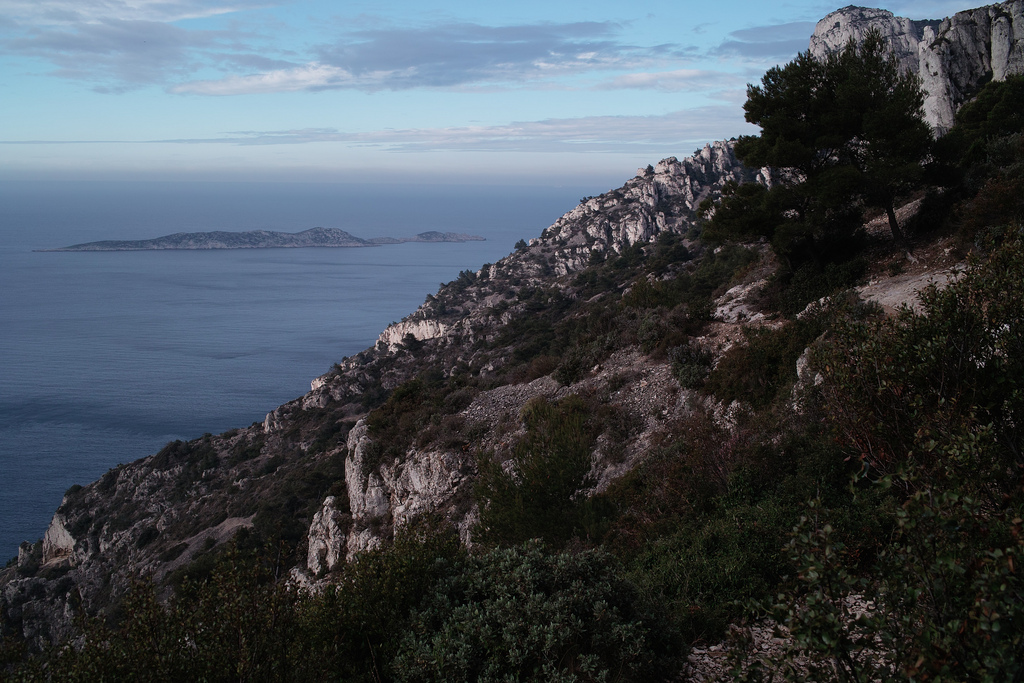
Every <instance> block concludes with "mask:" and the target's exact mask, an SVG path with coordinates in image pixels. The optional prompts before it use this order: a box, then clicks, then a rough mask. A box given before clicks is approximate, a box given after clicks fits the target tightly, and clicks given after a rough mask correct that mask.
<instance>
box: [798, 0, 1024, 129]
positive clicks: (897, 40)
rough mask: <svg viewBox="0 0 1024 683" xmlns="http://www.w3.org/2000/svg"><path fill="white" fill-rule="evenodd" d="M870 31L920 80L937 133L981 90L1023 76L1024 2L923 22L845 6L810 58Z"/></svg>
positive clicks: (821, 28)
mask: <svg viewBox="0 0 1024 683" xmlns="http://www.w3.org/2000/svg"><path fill="white" fill-rule="evenodd" d="M870 30H878V31H880V32H881V34H882V36H883V37H884V38H885V39H886V41H888V42H889V43H890V44H891V45H892V47H893V51H894V53H895V55H896V57H897V58H898V59H899V61H900V63H901V64H902V65H903V67H904V68H905V69H906V70H908V71H910V72H911V73H915V74H918V75H919V76H920V77H921V83H922V85H923V87H924V90H925V92H926V98H925V105H924V108H925V119H926V120H927V121H928V122H929V123H930V124H931V125H932V127H933V128H935V129H936V131H938V132H939V133H944V132H946V131H947V130H949V129H950V127H951V126H952V125H953V116H954V114H955V113H956V110H957V109H958V108H959V107H960V105H961V104H963V103H964V102H966V101H968V100H969V99H970V98H971V97H972V96H973V95H974V94H975V93H976V92H977V91H978V89H979V88H980V87H981V86H982V85H984V84H985V83H987V82H988V81H990V80H996V81H999V80H1003V79H1004V78H1006V76H1008V75H1011V74H1018V73H1021V72H1024V0H1010V1H1009V2H1003V3H1000V4H996V5H988V6H986V7H979V8H977V9H972V10H967V11H964V12H957V13H956V14H954V15H953V16H952V17H948V18H946V19H941V20H923V21H914V20H911V19H906V18H904V17H897V16H895V15H894V14H893V13H892V12H888V11H886V10H881V9H869V8H865V7H853V6H850V7H844V8H843V9H840V10H837V11H835V12H832V13H831V14H829V15H828V16H826V17H825V18H824V19H822V20H821V21H819V22H818V24H817V26H816V27H815V29H814V35H812V36H811V42H810V51H811V54H813V55H815V56H817V57H819V58H820V57H823V56H825V55H827V54H829V53H831V52H835V51H837V50H840V49H842V48H843V46H844V45H846V43H847V42H848V41H849V40H850V39H853V40H855V41H858V42H859V41H860V40H861V39H863V37H864V35H865V34H866V33H867V32H868V31H870Z"/></svg>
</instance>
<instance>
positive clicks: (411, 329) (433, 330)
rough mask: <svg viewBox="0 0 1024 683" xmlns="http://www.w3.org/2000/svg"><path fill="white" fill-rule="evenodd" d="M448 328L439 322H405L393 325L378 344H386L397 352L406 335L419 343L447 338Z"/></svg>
mask: <svg viewBox="0 0 1024 683" xmlns="http://www.w3.org/2000/svg"><path fill="white" fill-rule="evenodd" d="M447 331H448V326H447V325H445V324H444V323H443V322H440V321H438V320H404V321H402V322H400V323H392V324H390V325H388V327H387V329H385V330H384V331H383V332H381V333H380V337H378V338H377V343H378V344H384V345H386V346H387V347H388V349H389V350H390V351H395V350H396V349H397V348H399V346H400V345H401V344H402V340H403V339H405V335H407V334H411V335H412V336H413V337H415V338H416V339H418V340H419V341H426V340H427V339H437V338H438V337H443V336H445V333H446V332H447Z"/></svg>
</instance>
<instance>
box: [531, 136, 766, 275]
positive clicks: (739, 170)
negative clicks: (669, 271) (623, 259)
mask: <svg viewBox="0 0 1024 683" xmlns="http://www.w3.org/2000/svg"><path fill="white" fill-rule="evenodd" d="M734 146H735V144H734V142H733V141H719V142H714V143H710V144H707V145H705V146H704V147H703V148H702V149H699V150H697V152H696V153H694V155H693V156H692V157H686V158H685V159H683V160H682V161H680V160H679V159H677V158H676V157H668V158H667V159H663V160H661V161H659V162H658V163H657V165H655V166H653V167H652V170H651V171H648V170H647V169H640V170H639V171H637V175H636V176H635V177H634V178H633V179H631V180H629V181H628V182H626V184H625V185H623V186H622V187H621V188H619V189H617V190H612V191H611V192H607V193H605V194H603V195H601V196H600V197H591V198H589V199H587V200H586V201H584V202H581V203H580V205H579V206H577V207H576V208H575V209H573V210H572V211H570V212H569V213H567V214H565V215H564V216H562V217H561V218H559V219H558V220H557V221H555V223H554V225H552V226H551V227H550V228H548V229H547V230H545V231H544V232H543V233H542V234H541V236H540V237H539V238H537V239H534V240H531V241H530V246H531V247H534V248H537V249H539V250H541V251H542V252H543V253H545V254H548V253H550V254H551V256H552V257H553V258H550V257H549V260H550V261H551V263H552V266H553V270H554V274H555V275H556V276H560V275H565V274H567V273H571V272H576V271H579V270H582V269H583V268H585V267H586V266H587V264H588V263H589V262H590V258H591V254H592V253H594V252H597V253H598V254H600V255H603V254H606V253H611V252H614V253H620V252H621V251H622V250H623V249H624V248H626V247H628V246H630V245H632V244H636V243H638V242H651V241H653V240H654V239H656V238H657V237H658V235H659V234H661V233H663V232H674V233H679V234H684V233H686V232H687V231H688V230H689V229H690V228H692V227H694V226H695V225H696V224H697V217H698V216H697V213H698V210H699V207H700V203H701V202H702V201H704V200H705V199H708V198H713V197H715V196H717V195H718V194H719V193H720V192H721V190H722V187H723V186H724V185H725V184H726V183H727V182H729V181H735V182H750V181H759V182H764V183H768V182H769V176H768V172H767V170H763V171H756V170H751V169H748V168H746V167H745V166H743V164H741V163H740V162H739V160H738V159H737V158H736V154H735V151H734Z"/></svg>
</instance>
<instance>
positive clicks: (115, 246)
mask: <svg viewBox="0 0 1024 683" xmlns="http://www.w3.org/2000/svg"><path fill="white" fill-rule="evenodd" d="M483 241H486V240H485V239H484V238H483V237H480V236H479V235H467V234H465V233H461V232H438V231H436V230H430V231H427V232H421V233H419V234H417V235H415V236H413V237H397V238H396V237H372V238H370V239H363V238H361V237H356V236H355V235H352V234H351V233H348V232H346V231H344V230H340V229H338V228H310V229H309V230H303V231H302V232H294V233H293V232H275V231H272V230H249V231H245V232H227V231H214V232H178V233H174V234H172V235H164V236H163V237H157V238H154V239H150V240H101V241H98V242H85V243H83V244H73V245H71V246H68V247H58V248H55V249H33V251H39V252H55V251H63V252H67V251H170V250H179V251H180V250H192V251H195V250H211V249H301V248H308V247H317V248H323V247H331V248H352V247H379V246H383V245H385V244H404V243H406V242H427V243H441V242H483Z"/></svg>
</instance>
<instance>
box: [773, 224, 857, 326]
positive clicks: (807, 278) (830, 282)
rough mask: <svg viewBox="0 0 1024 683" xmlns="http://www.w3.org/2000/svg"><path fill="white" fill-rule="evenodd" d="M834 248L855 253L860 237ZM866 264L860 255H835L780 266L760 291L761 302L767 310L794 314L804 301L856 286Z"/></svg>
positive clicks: (806, 302) (816, 299)
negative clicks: (821, 260) (793, 266)
mask: <svg viewBox="0 0 1024 683" xmlns="http://www.w3.org/2000/svg"><path fill="white" fill-rule="evenodd" d="M836 246H837V247H839V246H844V247H845V249H844V250H843V253H845V254H846V255H847V256H848V255H849V254H856V253H858V252H860V251H861V250H862V246H863V242H862V240H859V239H856V238H855V237H854V238H851V239H849V240H845V241H843V242H842V244H837V245H836ZM866 270H867V263H866V261H865V259H864V258H863V257H861V256H856V257H853V258H849V259H848V260H847V259H846V258H838V252H837V260H836V261H830V262H827V263H824V265H822V264H821V263H815V262H813V261H812V262H808V263H804V264H801V265H800V266H799V267H798V268H797V269H796V270H795V271H791V270H789V269H788V268H780V269H779V270H778V271H777V272H776V273H775V275H773V276H772V278H771V281H770V283H769V284H768V286H767V287H766V288H765V290H764V291H763V294H762V301H761V305H762V306H764V308H765V309H767V310H773V311H779V312H780V313H784V314H786V315H795V314H797V313H800V312H801V311H803V310H804V309H805V308H806V307H807V305H808V304H810V303H812V302H815V301H818V300H819V299H823V298H825V297H827V296H831V295H834V294H836V293H838V292H842V291H843V290H846V289H849V288H851V287H853V286H854V285H856V284H857V283H858V281H859V280H860V279H861V278H862V277H863V276H864V273H865V272H866Z"/></svg>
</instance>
